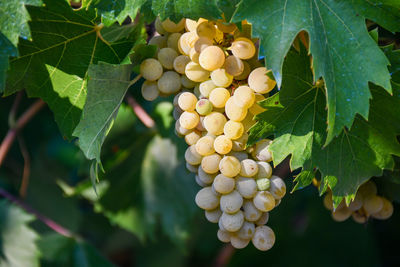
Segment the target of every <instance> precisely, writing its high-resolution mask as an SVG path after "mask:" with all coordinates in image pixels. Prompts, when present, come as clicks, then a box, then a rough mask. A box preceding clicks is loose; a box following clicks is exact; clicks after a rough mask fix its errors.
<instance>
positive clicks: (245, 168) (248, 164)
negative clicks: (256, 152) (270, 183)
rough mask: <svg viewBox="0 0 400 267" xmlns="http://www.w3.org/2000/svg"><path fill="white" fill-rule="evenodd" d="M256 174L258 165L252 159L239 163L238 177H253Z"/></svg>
mask: <svg viewBox="0 0 400 267" xmlns="http://www.w3.org/2000/svg"><path fill="white" fill-rule="evenodd" d="M257 173H258V164H257V162H255V161H254V160H252V159H245V160H243V161H241V162H240V175H241V176H244V177H253V176H255V175H256V174H257Z"/></svg>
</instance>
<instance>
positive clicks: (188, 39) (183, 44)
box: [178, 32, 199, 56]
mask: <svg viewBox="0 0 400 267" xmlns="http://www.w3.org/2000/svg"><path fill="white" fill-rule="evenodd" d="M198 38H199V37H198V36H197V35H196V33H195V32H185V33H184V34H182V36H181V38H180V39H179V41H178V49H179V52H181V54H183V55H187V56H188V55H189V54H190V49H192V47H194V44H195V43H196V41H197V39H198Z"/></svg>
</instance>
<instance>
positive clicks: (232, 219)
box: [220, 210, 244, 232]
mask: <svg viewBox="0 0 400 267" xmlns="http://www.w3.org/2000/svg"><path fill="white" fill-rule="evenodd" d="M220 220H221V223H222V226H223V227H224V229H225V230H226V231H229V232H236V231H238V230H239V229H240V227H242V225H243V223H244V215H243V212H242V211H241V210H239V211H238V212H236V213H234V214H229V213H226V212H223V213H222V216H221V219H220Z"/></svg>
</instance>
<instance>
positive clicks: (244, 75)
mask: <svg viewBox="0 0 400 267" xmlns="http://www.w3.org/2000/svg"><path fill="white" fill-rule="evenodd" d="M250 71H251V68H250V65H249V63H247V62H246V61H243V71H242V73H241V74H239V75H237V76H235V77H234V78H235V80H239V81H241V80H244V79H247V77H248V76H249V74H250Z"/></svg>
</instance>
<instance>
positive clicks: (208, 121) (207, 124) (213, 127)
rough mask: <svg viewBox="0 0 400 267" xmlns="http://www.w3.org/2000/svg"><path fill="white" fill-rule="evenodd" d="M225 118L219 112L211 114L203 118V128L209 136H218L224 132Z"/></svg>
mask: <svg viewBox="0 0 400 267" xmlns="http://www.w3.org/2000/svg"><path fill="white" fill-rule="evenodd" d="M225 123H226V118H225V116H224V115H223V114H221V113H219V112H211V113H210V114H208V115H207V116H205V117H204V121H203V125H204V128H205V129H206V130H207V131H208V132H209V133H211V134H214V135H220V134H222V133H223V132H224V125H225Z"/></svg>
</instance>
